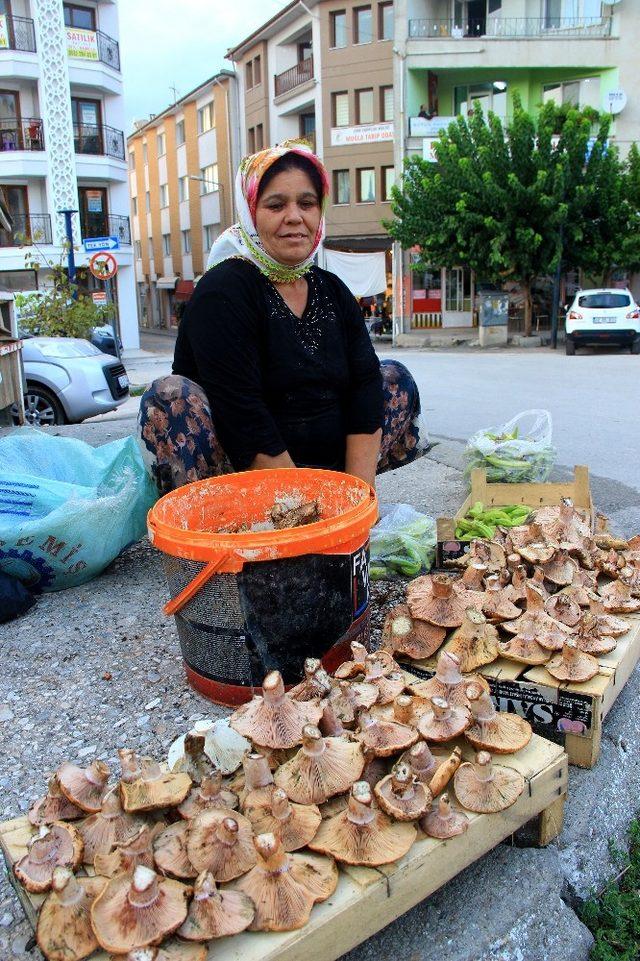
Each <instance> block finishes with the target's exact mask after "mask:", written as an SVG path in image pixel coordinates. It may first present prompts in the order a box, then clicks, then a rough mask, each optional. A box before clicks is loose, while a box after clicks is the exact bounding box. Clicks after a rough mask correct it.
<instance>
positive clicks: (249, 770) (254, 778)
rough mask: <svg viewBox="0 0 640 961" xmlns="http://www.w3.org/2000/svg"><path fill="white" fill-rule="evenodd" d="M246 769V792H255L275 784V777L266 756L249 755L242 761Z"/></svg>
mask: <svg viewBox="0 0 640 961" xmlns="http://www.w3.org/2000/svg"><path fill="white" fill-rule="evenodd" d="M242 767H243V769H244V783H245V790H246V791H247V793H248V792H249V791H254V790H255V789H256V788H259V787H268V785H269V784H273V775H272V773H271V768H270V767H269V761H268V760H267V758H266V757H265V756H264V754H247V755H245V757H244V759H243V761H242Z"/></svg>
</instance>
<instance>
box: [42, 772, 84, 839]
mask: <svg viewBox="0 0 640 961" xmlns="http://www.w3.org/2000/svg"><path fill="white" fill-rule="evenodd" d="M85 813H86V812H85V811H83V810H81V808H79V807H76V805H75V804H72V803H71V801H69V800H67V798H66V797H65V796H64V794H63V793H62V791H61V790H60V785H59V784H58V779H57V778H56V776H55V774H54V775H53V776H52V777H51V778H49V784H48V787H47V793H46V794H45V795H44V796H43V797H41V798H38V800H37V801H35V802H34V803H33V804H32V805H31V807H30V808H29V823H30V824H33V825H34V826H35V827H40V825H41V824H52V823H53V822H54V821H75V820H76V819H77V818H81V817H84V815H85Z"/></svg>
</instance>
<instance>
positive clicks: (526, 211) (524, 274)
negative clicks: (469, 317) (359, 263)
mask: <svg viewBox="0 0 640 961" xmlns="http://www.w3.org/2000/svg"><path fill="white" fill-rule="evenodd" d="M593 120H594V116H593V112H592V111H589V112H586V111H584V112H581V111H579V110H576V109H574V110H566V109H563V110H562V111H559V110H558V108H557V107H555V106H554V105H553V104H551V103H549V104H545V105H544V106H543V107H542V108H541V110H540V112H539V114H538V116H537V117H535V118H534V117H532V116H531V115H530V114H528V113H527V112H526V111H525V110H524V109H523V108H522V105H521V102H520V100H519V98H518V97H517V96H516V97H514V113H513V119H512V120H511V122H510V123H509V124H508V125H507V128H506V130H505V128H503V125H502V123H501V121H500V119H499V118H498V117H496V116H495V115H494V114H492V113H490V114H489V115H488V117H487V118H485V117H484V115H483V114H482V113H481V112H480V111H477V110H476V111H474V112H473V114H472V115H471V117H469V118H465V117H459V118H457V119H456V121H454V123H452V124H451V125H450V126H449V129H448V130H447V131H443V133H442V134H441V135H440V139H439V140H438V142H437V143H436V145H435V153H436V157H437V163H435V164H431V163H427V162H425V161H424V160H422V159H421V158H418V157H412V158H410V159H409V160H408V161H407V162H406V169H405V173H404V178H403V181H402V184H401V186H400V187H395V188H394V190H393V195H392V197H393V202H392V211H393V213H394V215H395V217H396V219H395V220H394V221H390V222H388V223H386V224H385V226H386V227H387V229H388V230H389V232H390V233H391V235H392V236H393V237H394V238H395V239H396V240H398V241H400V242H401V243H402V245H403V246H404V247H411V246H413V245H415V244H418V245H419V246H420V248H421V249H422V259H423V261H428V262H430V263H437V264H441V265H443V266H445V267H454V266H459V265H461V264H464V265H466V266H468V267H470V268H471V269H472V270H474V271H475V272H476V273H477V274H478V275H480V276H481V277H482V278H484V279H486V280H491V281H494V282H501V281H505V280H513V281H515V282H517V283H518V284H520V285H521V287H522V290H523V292H524V296H525V334H530V333H531V319H532V302H531V287H532V284H533V281H534V280H535V278H536V277H538V276H540V275H547V274H549V273H551V272H552V271H553V270H554V269H555V267H556V265H557V263H558V261H559V259H560V258H561V256H562V249H563V244H564V242H565V240H566V241H567V242H570V243H571V244H574V245H577V243H578V242H579V240H580V237H581V234H580V229H581V225H582V224H583V222H584V211H585V210H586V208H587V206H588V203H589V201H590V200H591V199H592V193H593V192H592V191H591V190H590V189H589V187H588V185H587V184H586V183H585V158H586V156H587V147H588V143H589V138H590V136H591V128H592V123H593ZM599 123H600V128H601V129H600V131H599V136H602V138H603V139H604V140H605V141H606V131H607V129H608V127H607V123H606V121H605V120H603V121H599ZM558 131H559V133H558Z"/></svg>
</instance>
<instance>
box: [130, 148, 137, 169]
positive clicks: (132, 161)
mask: <svg viewBox="0 0 640 961" xmlns="http://www.w3.org/2000/svg"><path fill="white" fill-rule="evenodd" d="M135 169H136V155H135V154H134V152H133V150H132V151H131V152H130V153H129V170H135Z"/></svg>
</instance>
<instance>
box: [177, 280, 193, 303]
mask: <svg viewBox="0 0 640 961" xmlns="http://www.w3.org/2000/svg"><path fill="white" fill-rule="evenodd" d="M193 286H194V282H193V280H179V281H178V284H177V286H176V300H190V299H191V294H192V293H193Z"/></svg>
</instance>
